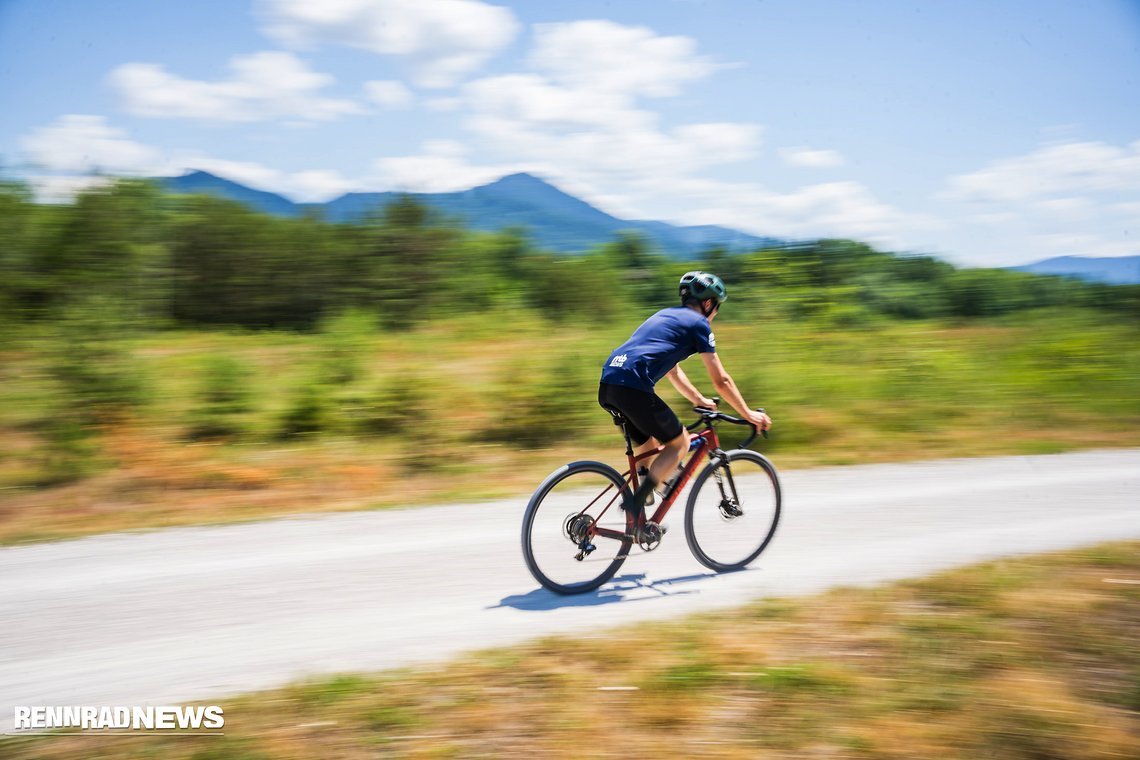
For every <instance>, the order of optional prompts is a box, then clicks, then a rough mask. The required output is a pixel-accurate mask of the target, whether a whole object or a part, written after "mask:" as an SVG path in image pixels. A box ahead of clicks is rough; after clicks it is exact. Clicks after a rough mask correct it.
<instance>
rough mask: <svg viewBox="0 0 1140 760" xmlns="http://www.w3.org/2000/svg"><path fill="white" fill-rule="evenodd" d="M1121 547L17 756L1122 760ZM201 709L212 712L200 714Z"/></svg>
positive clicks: (52, 744)
mask: <svg viewBox="0 0 1140 760" xmlns="http://www.w3.org/2000/svg"><path fill="white" fill-rule="evenodd" d="M1137 631H1140V542H1125V543H1116V544H1106V545H1102V546H1099V547H1094V548H1089V549H1084V550H1078V551H1071V552H1066V553H1060V554H1052V555H1043V556H1034V557H1025V558H1018V559H1009V560H1002V561H997V562H993V563H989V564H985V565H980V566H976V567H971V568H966V569H961V570H955V571H950V572H946V573H942V574H939V575H935V576H932V577H930V578H927V579H922V580H916V581H908V582H903V583H897V584H893V585H889V586H884V587H878V588H871V589H838V590H835V591H832V592H830V593H827V594H823V595H819V596H815V597H810V598H802V599H769V600H765V601H761V602H757V603H754V604H752V605H750V606H747V607H744V608H742V609H737V610H732V611H725V612H719V613H715V614H712V613H702V614H701V615H700V616H696V617H690V618H687V619H683V620H681V621H678V622H672V623H667V624H662V623H652V624H642V625H638V626H633V627H625V628H621V629H617V630H614V631H608V632H600V633H602V635H599V636H587V637H583V636H576V637H573V638H570V637H567V638H547V639H544V640H541V641H537V642H534V643H531V644H526V645H522V646H518V647H514V648H511V649H501V650H493V651H485V652H481V653H478V654H475V655H472V656H469V657H467V658H465V659H461V660H458V661H454V662H451V663H449V664H446V665H444V666H441V667H440V668H438V669H431V670H425V669H421V670H403V671H393V672H384V673H381V674H375V675H348V674H345V675H340V676H336V677H333V678H328V679H324V680H317V681H311V682H306V683H299V684H295V685H293V686H289V687H287V688H283V689H279V690H276V691H270V692H264V693H258V694H251V695H248V696H245V697H242V698H239V699H229V700H223V701H222V705H223V706H224V709H225V714H226V725H225V734H226V735H225V736H224V737H197V738H195V737H187V736H170V735H166V736H160V735H154V734H148V735H145V736H132V737H106V736H82V735H75V734H72V735H55V736H37V737H20V738H7V739H3V740H0V755H2V756H4V757H5V758H11V760H31V759H32V758H43V759H46V758H72V757H84V758H102V757H124V758H159V757H161V758H174V759H177V758H189V759H191V760H208V759H209V758H234V759H235V760H255V759H258V758H281V759H285V758H310V757H318V756H319V757H322V758H337V759H340V758H343V759H344V760H353V759H355V758H371V757H413V758H420V757H422V758H439V757H464V758H466V757H517V756H523V755H527V756H541V757H568V758H569V757H584V756H585V757H717V758H805V757H820V758H908V759H909V758H962V759H963V760H974V759H975V758H993V759H994V760H1005V759H1006V758H1008V759H1010V760H1022V759H1024V760H1050V759H1053V758H1055V759H1056V760H1081V759H1084V758H1089V759H1092V758H1105V759H1108V758H1135V757H1138V756H1140V639H1138V637H1137V635H1136V634H1137ZM204 704H211V702H204Z"/></svg>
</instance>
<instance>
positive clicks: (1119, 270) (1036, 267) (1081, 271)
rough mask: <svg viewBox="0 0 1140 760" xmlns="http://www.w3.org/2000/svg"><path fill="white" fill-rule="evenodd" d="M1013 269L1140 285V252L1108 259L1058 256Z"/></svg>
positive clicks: (1090, 280)
mask: <svg viewBox="0 0 1140 760" xmlns="http://www.w3.org/2000/svg"><path fill="white" fill-rule="evenodd" d="M1012 268H1013V269H1016V270H1018V271H1019V272H1032V273H1033V274H1052V275H1059V276H1061V277H1075V278H1077V279H1079V280H1087V281H1089V282H1103V283H1107V284H1109V285H1137V284H1140V255H1138V256H1119V257H1108V258H1087V257H1085V256H1058V257H1056V258H1053V259H1045V260H1044V261H1038V262H1036V263H1033V264H1025V265H1024V266H1019V267H1012Z"/></svg>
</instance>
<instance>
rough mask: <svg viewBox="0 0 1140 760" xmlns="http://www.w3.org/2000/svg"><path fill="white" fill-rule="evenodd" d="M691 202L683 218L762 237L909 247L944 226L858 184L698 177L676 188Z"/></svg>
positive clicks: (690, 221) (696, 222)
mask: <svg viewBox="0 0 1140 760" xmlns="http://www.w3.org/2000/svg"><path fill="white" fill-rule="evenodd" d="M678 192H680V193H681V194H682V195H683V196H684V197H685V198H686V199H687V200H688V202H689V204H690V209H689V210H688V211H686V212H684V217H683V218H684V219H685V220H686V221H688V222H689V223H693V224H721V225H727V226H730V227H736V228H737V229H742V230H746V231H749V232H754V233H756V234H761V235H776V236H782V237H792V238H795V237H852V238H858V239H860V240H865V241H867V242H871V243H876V244H882V245H886V246H888V247H896V248H897V247H900V246H901V247H909V245H910V243H911V242H912V241H914V240H917V239H918V238H920V237H922V236H925V235H929V234H930V233H931V232H934V231H937V230H940V229H942V228H943V226H944V225H943V224H942V223H941V222H940V221H939V220H937V219H935V218H933V217H931V216H928V215H922V214H909V213H906V212H904V211H902V210H900V209H897V208H895V207H893V206H890V205H888V204H886V203H883V202H882V201H880V200H878V199H877V198H876V197H875V196H874V194H873V193H872V192H871V190H870V189H868V188H867V187H865V186H864V185H862V184H860V183H858V182H827V183H822V184H817V185H807V186H805V187H801V188H798V189H796V190H794V191H791V192H787V193H781V192H776V191H772V190H769V189H767V188H765V187H762V186H760V185H756V184H752V183H735V182H719V181H715V180H696V181H691V182H688V183H685V184H684V185H683V186H682V187H681V188H679V189H678Z"/></svg>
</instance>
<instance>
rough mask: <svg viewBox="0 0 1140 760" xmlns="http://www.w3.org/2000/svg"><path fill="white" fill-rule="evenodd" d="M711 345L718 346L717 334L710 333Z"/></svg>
mask: <svg viewBox="0 0 1140 760" xmlns="http://www.w3.org/2000/svg"><path fill="white" fill-rule="evenodd" d="M709 345H710V346H712V347H713V348H716V336H715V335H713V334H712V333H709Z"/></svg>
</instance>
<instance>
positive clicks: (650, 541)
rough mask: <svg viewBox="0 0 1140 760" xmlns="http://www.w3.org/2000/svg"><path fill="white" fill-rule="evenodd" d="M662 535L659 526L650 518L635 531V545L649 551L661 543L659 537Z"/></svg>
mask: <svg viewBox="0 0 1140 760" xmlns="http://www.w3.org/2000/svg"><path fill="white" fill-rule="evenodd" d="M664 535H665V531H663V530H661V526H660V525H658V524H657V523H655V522H653V521H652V520H650V521H649V522H647V523H645V525H643V526H642V528H641V530H639V531H638V532H637V545H638V546H640V547H641V550H642V551H643V552H651V551H653V550H654V549H656V548H657V547H658V546H660V545H661V537H662V536H664Z"/></svg>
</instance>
